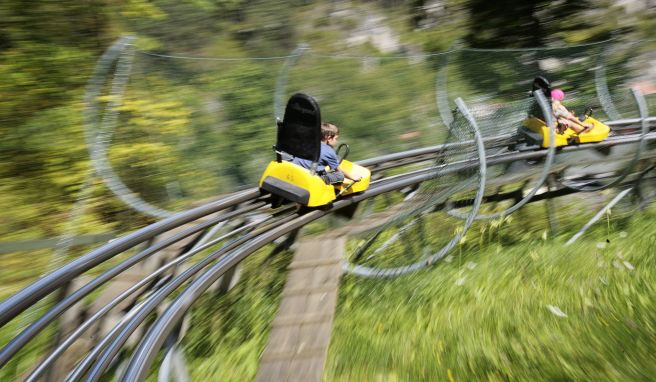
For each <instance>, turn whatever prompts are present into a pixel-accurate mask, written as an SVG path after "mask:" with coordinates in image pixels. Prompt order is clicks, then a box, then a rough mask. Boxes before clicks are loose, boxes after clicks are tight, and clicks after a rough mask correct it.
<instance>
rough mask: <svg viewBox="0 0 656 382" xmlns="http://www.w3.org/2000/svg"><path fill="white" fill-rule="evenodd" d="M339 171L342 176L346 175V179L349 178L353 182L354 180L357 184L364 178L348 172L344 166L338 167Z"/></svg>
mask: <svg viewBox="0 0 656 382" xmlns="http://www.w3.org/2000/svg"><path fill="white" fill-rule="evenodd" d="M337 170H338V171H340V172H341V173H342V174H344V176H345V177H347V178H349V179H351V180H354V181H356V182H357V181H359V180H360V179H362V176H361V175H358V174H355V173H353V172H351V171H347V170H346V169H345V168H344V166H341V165H340V166H338V167H337Z"/></svg>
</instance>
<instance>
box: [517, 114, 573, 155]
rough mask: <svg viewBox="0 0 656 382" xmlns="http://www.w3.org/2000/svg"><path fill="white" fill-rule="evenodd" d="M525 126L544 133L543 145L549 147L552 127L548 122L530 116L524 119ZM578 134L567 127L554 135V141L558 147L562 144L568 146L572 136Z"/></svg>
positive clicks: (541, 133)
mask: <svg viewBox="0 0 656 382" xmlns="http://www.w3.org/2000/svg"><path fill="white" fill-rule="evenodd" d="M524 126H526V127H527V128H529V129H531V130H533V131H535V132H536V133H540V135H542V144H541V146H542V147H545V148H546V147H549V138H550V136H549V135H550V133H551V129H550V128H549V127H548V126H547V124H546V123H545V122H544V121H543V120H541V119H539V118H535V117H529V118H526V119H525V120H524ZM574 135H576V133H575V132H574V130H572V129H570V128H567V130H565V131H564V132H563V133H556V136H555V137H554V143H555V145H556V147H560V146H567V143H568V141H569V139H570V138H571V137H573V136H574Z"/></svg>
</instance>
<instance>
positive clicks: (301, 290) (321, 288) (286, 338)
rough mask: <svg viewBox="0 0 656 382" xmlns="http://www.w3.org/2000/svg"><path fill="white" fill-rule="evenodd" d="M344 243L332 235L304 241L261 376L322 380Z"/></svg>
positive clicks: (260, 380) (307, 381) (263, 378)
mask: <svg viewBox="0 0 656 382" xmlns="http://www.w3.org/2000/svg"><path fill="white" fill-rule="evenodd" d="M345 245H346V239H345V238H344V237H328V236H322V237H315V238H313V239H312V241H302V242H300V243H299V245H298V248H297V249H296V252H295V254H294V259H293V260H292V263H291V264H290V265H289V268H290V272H289V276H288V278H287V284H286V285H285V288H284V289H283V292H282V295H283V297H282V302H281V303H280V307H279V309H278V314H277V316H276V318H275V319H274V321H273V326H272V328H271V333H270V334H269V343H268V344H267V346H266V348H265V349H264V353H263V354H262V359H261V361H260V368H259V370H258V373H257V376H256V377H255V380H256V381H258V382H263V381H303V382H312V381H321V377H322V375H323V368H324V363H325V362H326V356H327V354H328V346H329V345H330V336H331V333H332V326H333V317H334V314H335V307H336V305H337V294H338V289H339V282H340V277H341V275H342V265H341V260H342V256H343V255H344V251H345Z"/></svg>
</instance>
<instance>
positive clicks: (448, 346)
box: [324, 212, 656, 381]
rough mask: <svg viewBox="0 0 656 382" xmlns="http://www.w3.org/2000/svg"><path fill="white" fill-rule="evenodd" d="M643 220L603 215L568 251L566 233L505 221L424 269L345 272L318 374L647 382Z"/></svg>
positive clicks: (647, 249) (652, 238)
mask: <svg viewBox="0 0 656 382" xmlns="http://www.w3.org/2000/svg"><path fill="white" fill-rule="evenodd" d="M533 216H535V215H533ZM653 217H654V213H653V212H651V213H649V212H647V213H645V214H643V215H640V216H638V217H635V218H633V219H631V220H627V219H616V220H614V221H608V222H605V221H602V222H600V223H598V224H597V225H596V227H595V229H594V230H593V231H592V232H590V233H588V234H586V235H585V236H584V237H583V239H581V240H580V241H579V242H576V243H575V244H574V245H572V246H570V247H565V246H564V242H565V241H566V240H567V239H568V238H569V237H570V236H571V235H573V233H574V232H571V231H570V232H568V234H567V235H563V236H562V237H557V238H555V239H553V240H551V239H550V240H543V239H542V238H541V234H540V231H539V230H538V229H539V227H537V226H535V227H532V229H531V231H530V232H532V233H533V234H532V235H531V236H532V237H531V236H530V235H527V232H526V231H521V228H519V227H520V226H522V225H523V223H522V222H521V221H522V220H523V219H521V218H519V219H517V218H516V219H515V222H514V223H513V224H508V225H507V226H505V227H502V228H500V229H499V228H497V231H498V232H497V233H495V234H494V235H489V238H490V239H491V240H489V241H488V240H486V241H487V242H486V243H485V244H484V245H470V244H467V243H465V244H463V245H467V246H468V250H467V251H462V252H461V253H462V254H461V255H458V253H459V252H458V251H457V250H454V251H453V254H452V255H451V256H449V257H447V258H446V259H445V261H443V262H440V263H439V264H437V265H436V266H434V267H432V268H430V269H428V270H426V271H423V272H419V273H417V274H413V275H410V276H407V277H401V278H397V279H392V280H370V279H362V278H355V277H351V276H346V277H345V278H344V281H343V286H342V288H341V291H340V303H339V306H338V310H337V315H336V321H335V326H334V332H333V337H332V342H331V348H330V351H329V359H328V362H327V365H326V370H325V373H324V379H325V380H344V381H352V380H389V381H394V380H404V381H406V380H407V381H414V380H449V381H453V380H457V381H472V380H493V381H495V380H518V381H533V380H585V381H588V380H603V381H607V380H610V381H615V380H617V381H620V380H621V381H626V380H630V381H640V380H652V378H653V376H654V375H656V363H654V362H653V354H654V353H655V352H656V324H655V323H656V272H655V271H656V259H654V256H653V252H654V250H653V248H654V246H656V222H654V221H653ZM577 220H582V218H581V217H579V218H578V219H577ZM622 225H623V226H622ZM618 227H621V229H620V228H618ZM473 230H475V231H478V230H480V228H479V229H477V228H476V227H473ZM482 231H485V230H482ZM511 233H515V234H517V235H516V236H522V237H524V238H525V239H524V240H521V241H517V240H515V241H513V242H512V243H511V244H504V242H505V240H504V237H505V236H506V235H509V234H511ZM606 240H609V241H610V242H607V241H606Z"/></svg>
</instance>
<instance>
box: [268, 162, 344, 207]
mask: <svg viewBox="0 0 656 382" xmlns="http://www.w3.org/2000/svg"><path fill="white" fill-rule="evenodd" d="M267 177H272V178H276V179H278V180H281V181H282V182H284V183H287V184H290V185H292V186H296V187H300V188H302V189H304V190H307V191H308V192H309V193H310V199H309V201H308V203H307V206H308V207H316V206H323V205H325V204H328V203H330V202H332V201H333V200H334V199H335V188H334V187H333V186H331V185H329V184H326V183H324V181H323V180H322V179H321V178H320V177H318V176H316V175H311V174H310V170H308V169H305V168H303V167H301V166H298V165H295V164H293V163H291V162H286V161H282V162H276V161H273V162H270V163H269V165H268V166H267V168H266V170H264V174H262V177H261V178H260V183H259V186H260V187H262V183H264V180H265V179H266V178H267Z"/></svg>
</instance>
